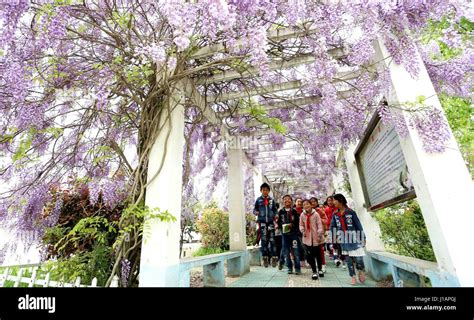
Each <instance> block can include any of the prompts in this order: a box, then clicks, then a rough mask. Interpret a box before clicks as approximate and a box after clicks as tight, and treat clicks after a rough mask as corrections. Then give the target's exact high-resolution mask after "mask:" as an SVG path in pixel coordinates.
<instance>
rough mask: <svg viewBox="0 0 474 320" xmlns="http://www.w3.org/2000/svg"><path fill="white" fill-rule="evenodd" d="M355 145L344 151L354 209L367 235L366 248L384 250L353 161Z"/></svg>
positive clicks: (378, 228)
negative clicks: (368, 209)
mask: <svg viewBox="0 0 474 320" xmlns="http://www.w3.org/2000/svg"><path fill="white" fill-rule="evenodd" d="M355 148H356V145H354V144H353V145H351V146H349V148H348V149H347V150H345V151H344V159H345V161H346V166H347V174H348V176H349V183H350V184H351V191H352V192H351V193H352V200H353V201H354V208H353V209H354V210H355V212H356V213H357V216H358V217H359V220H360V222H361V223H362V227H363V228H364V233H365V235H366V237H367V244H366V249H367V250H369V251H372V250H385V247H384V245H383V242H382V240H381V239H380V227H379V224H378V223H377V221H376V220H375V219H374V218H372V216H371V215H370V212H369V211H367V207H366V203H365V198H364V192H363V189H362V183H361V180H360V176H359V171H358V169H357V165H356V162H355V157H354V151H355Z"/></svg>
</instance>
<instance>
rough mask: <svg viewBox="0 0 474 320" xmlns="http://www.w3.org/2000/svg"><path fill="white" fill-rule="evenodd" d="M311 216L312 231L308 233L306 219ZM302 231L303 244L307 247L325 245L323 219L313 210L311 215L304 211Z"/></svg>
mask: <svg viewBox="0 0 474 320" xmlns="http://www.w3.org/2000/svg"><path fill="white" fill-rule="evenodd" d="M308 216H309V221H310V222H309V224H310V230H309V232H308V230H307V226H306V219H307V217H308ZM300 231H301V233H302V234H303V243H304V244H305V245H307V246H318V245H320V244H322V243H324V229H323V224H322V222H321V217H320V216H319V214H317V213H316V210H314V209H312V212H311V214H307V213H306V211H304V210H303V212H302V213H301V216H300Z"/></svg>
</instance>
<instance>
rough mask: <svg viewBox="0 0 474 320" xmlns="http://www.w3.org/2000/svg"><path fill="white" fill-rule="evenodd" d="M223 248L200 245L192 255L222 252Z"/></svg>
mask: <svg viewBox="0 0 474 320" xmlns="http://www.w3.org/2000/svg"><path fill="white" fill-rule="evenodd" d="M224 251H225V250H224V249H221V248H206V247H201V248H199V249H198V250H197V251H196V252H194V253H193V257H201V256H207V255H208V254H216V253H222V252H224Z"/></svg>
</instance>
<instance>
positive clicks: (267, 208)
mask: <svg viewBox="0 0 474 320" xmlns="http://www.w3.org/2000/svg"><path fill="white" fill-rule="evenodd" d="M254 214H255V215H257V216H258V218H257V221H258V222H263V223H272V222H273V219H274V218H275V216H276V215H277V208H276V206H275V200H273V198H271V197H268V205H265V203H264V198H263V196H260V197H258V198H257V201H255V208H254Z"/></svg>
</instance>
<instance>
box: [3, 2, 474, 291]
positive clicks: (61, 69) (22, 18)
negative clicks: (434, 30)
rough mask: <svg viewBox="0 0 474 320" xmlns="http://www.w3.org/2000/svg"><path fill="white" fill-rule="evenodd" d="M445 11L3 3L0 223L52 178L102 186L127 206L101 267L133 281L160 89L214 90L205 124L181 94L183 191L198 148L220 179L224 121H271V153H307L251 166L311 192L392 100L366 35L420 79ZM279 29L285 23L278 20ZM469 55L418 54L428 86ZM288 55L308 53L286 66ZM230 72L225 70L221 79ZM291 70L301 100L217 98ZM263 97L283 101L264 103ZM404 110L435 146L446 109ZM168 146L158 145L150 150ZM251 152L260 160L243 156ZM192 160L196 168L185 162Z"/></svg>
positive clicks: (28, 206) (166, 104)
mask: <svg viewBox="0 0 474 320" xmlns="http://www.w3.org/2000/svg"><path fill="white" fill-rule="evenodd" d="M446 15H449V16H450V19H452V20H453V21H460V19H461V18H462V16H463V6H462V5H460V4H458V3H456V2H455V1H447V0H438V1H433V2H429V3H425V2H413V3H409V2H396V3H393V2H390V3H384V2H376V1H375V2H369V3H365V2H360V3H358V2H354V3H353V2H345V1H341V2H320V1H309V0H308V1H290V2H284V1H281V2H280V1H270V0H264V1H236V0H230V1H222V0H204V1H199V2H197V3H194V2H193V3H192V2H181V1H159V2H156V1H131V0H130V1H127V0H122V1H111V0H110V1H109V0H101V1H79V0H65V1H62V0H61V1H59V0H55V1H53V0H51V1H48V2H45V1H31V2H28V1H26V0H25V1H23V0H22V1H15V2H12V3H7V2H3V3H1V4H0V25H1V28H0V30H1V31H0V50H1V51H0V87H1V89H0V114H1V115H2V116H1V117H0V152H1V154H2V162H1V163H0V166H1V167H0V177H1V183H2V185H4V186H6V187H5V189H6V191H2V194H1V195H0V214H1V217H2V220H3V221H7V222H12V223H13V221H21V222H22V223H21V224H18V228H19V230H21V231H25V230H29V231H31V233H30V234H31V235H35V234H36V237H38V234H39V233H40V232H38V228H37V223H38V221H41V212H42V210H43V208H44V206H45V204H46V203H48V202H50V201H52V200H53V198H52V197H51V194H50V193H49V192H48V190H50V188H51V187H52V186H56V187H58V186H59V185H60V184H61V183H63V182H64V180H66V179H67V178H66V177H68V176H71V177H72V178H73V179H84V180H85V182H86V183H87V184H88V187H89V190H90V192H91V201H94V200H95V199H98V197H97V195H98V194H99V192H102V194H103V200H104V201H105V202H106V203H107V204H108V205H110V206H113V205H114V204H117V203H119V202H124V203H125V204H126V206H127V208H128V211H127V212H128V214H126V215H122V218H121V220H120V221H119V225H118V228H119V230H122V231H123V230H128V231H127V232H128V233H127V237H125V236H123V237H118V238H117V241H116V243H115V247H116V248H118V250H117V251H116V253H115V262H114V266H113V270H112V274H116V273H118V269H119V268H120V265H121V264H122V265H124V266H126V268H125V269H128V266H129V265H130V266H131V270H130V273H131V274H132V277H131V280H130V281H131V282H133V281H136V279H137V278H136V277H137V275H138V268H139V257H140V255H139V254H137V251H139V250H140V246H141V241H142V234H141V232H140V231H139V229H140V228H137V227H136V226H138V225H140V224H141V223H142V222H143V219H144V218H145V217H146V216H150V215H151V213H150V212H149V209H146V208H145V207H144V198H145V196H146V186H147V181H148V178H151V177H147V169H148V161H149V154H150V150H151V147H152V145H153V143H154V142H155V140H156V137H157V136H158V134H160V132H161V130H162V129H161V126H160V124H162V123H164V122H166V121H169V117H168V116H167V115H169V112H170V108H171V102H172V101H171V97H172V96H173V93H175V92H176V90H177V88H178V86H180V85H181V84H182V83H183V81H184V82H186V83H188V84H191V85H195V86H196V87H197V91H198V93H199V94H201V95H202V96H203V97H204V99H208V100H209V99H213V100H209V101H210V102H212V101H215V103H213V107H212V111H215V112H216V113H217V114H218V115H219V116H218V117H217V118H218V120H220V122H219V123H217V124H216V123H210V122H208V121H207V120H209V119H207V120H206V117H205V116H204V113H203V110H202V108H201V107H200V106H199V105H197V103H196V102H195V101H193V100H192V99H187V101H186V130H185V134H186V142H187V146H186V148H185V161H184V163H183V166H184V175H183V185H184V186H185V188H184V190H185V192H188V193H189V192H190V190H192V187H191V186H190V182H189V181H190V180H192V179H191V177H193V175H194V174H196V172H198V170H199V169H201V170H202V168H203V167H204V166H205V165H204V164H205V162H206V160H209V159H212V163H213V166H214V168H215V170H214V172H215V174H214V176H213V177H212V181H211V184H213V185H215V184H216V182H218V181H220V180H221V179H222V178H223V177H225V167H224V166H223V165H222V163H223V162H225V161H223V160H225V156H226V154H225V150H224V148H223V143H222V142H219V141H221V140H222V138H221V137H220V132H219V131H220V130H219V129H220V128H219V127H220V125H222V123H224V124H226V125H227V126H228V127H229V128H230V129H229V130H230V132H231V133H232V134H240V135H245V134H251V133H252V132H253V133H255V132H257V131H261V130H268V129H270V130H271V133H270V134H269V135H267V137H268V138H269V139H271V141H272V146H273V149H274V150H278V149H281V148H282V147H283V145H284V141H285V140H286V139H289V140H292V141H296V142H297V143H298V144H299V145H300V146H301V147H302V148H303V150H304V155H303V156H304V157H303V158H300V159H288V161H285V162H284V163H283V162H282V163H280V164H278V165H276V166H275V165H271V164H269V165H267V166H266V168H263V169H269V168H270V167H272V166H273V169H276V170H281V171H282V172H286V173H287V174H288V175H291V176H295V177H302V176H306V175H309V174H313V175H319V176H320V178H319V179H317V180H315V182H316V183H317V185H316V187H317V188H319V189H321V190H323V189H324V188H325V185H327V184H328V183H329V181H330V173H331V172H333V170H334V159H335V154H336V151H337V150H338V148H340V147H341V146H346V145H347V144H348V143H350V142H351V141H354V140H355V139H357V138H358V137H359V136H360V135H361V134H362V132H363V129H364V125H363V124H364V123H366V121H367V119H368V118H369V117H370V115H371V114H372V113H374V112H380V113H381V114H383V115H384V116H385V119H388V118H390V117H389V116H388V115H389V113H390V110H389V109H387V108H383V107H381V105H380V97H381V96H382V95H383V93H384V91H385V90H386V89H387V88H388V86H389V82H388V79H389V77H388V74H387V70H384V69H381V68H380V67H377V66H376V65H375V63H374V62H373V61H372V58H373V54H374V52H373V49H372V46H371V43H372V42H373V41H374V40H375V39H376V38H377V37H380V38H382V39H384V41H385V42H386V44H387V47H388V50H389V52H390V54H391V57H389V58H391V59H393V60H394V61H395V62H396V63H400V64H403V65H404V66H405V68H406V69H407V70H408V71H409V72H410V73H411V74H412V75H413V76H416V74H417V71H418V69H417V66H418V61H416V60H415V59H414V58H413V57H414V56H415V55H414V54H413V52H414V50H415V48H416V46H417V45H418V43H416V42H415V41H414V39H416V38H417V37H418V36H419V35H420V33H421V31H422V30H423V28H424V27H426V26H427V25H428V24H429V23H430V21H440V20H441V19H442V18H443V17H445V16H446ZM282 30H283V31H284V32H282V34H285V32H289V31H291V32H292V34H293V36H292V37H289V38H288V37H285V36H281V34H280V33H277V31H278V32H280V31H282ZM353 30H360V31H361V32H360V34H361V36H359V37H355V36H354V35H355V33H353V32H351V31H353ZM275 34H277V35H278V34H280V35H279V36H274V35H275ZM471 56H472V50H470V49H469V50H464V51H463V53H462V58H459V59H457V60H456V61H455V63H454V66H455V67H456V68H451V66H452V65H453V64H452V63H451V61H450V60H443V61H439V62H437V63H436V66H435V67H431V66H429V68H428V70H429V71H430V75H431V76H432V78H433V79H434V81H435V82H436V83H437V84H439V85H438V89H439V90H440V91H443V90H445V89H446V87H461V86H462V87H463V88H464V87H466V86H468V87H469V88H471V87H472V78H469V77H467V76H466V74H465V73H464V72H463V71H462V72H461V70H462V67H463V66H466V65H469V64H468V63H469V57H471ZM295 61H297V62H298V63H300V64H301V63H303V64H305V65H304V66H300V67H295ZM283 65H287V66H288V67H284V68H283V67H282V66H283ZM341 69H344V70H346V71H344V72H345V73H344V74H341ZM453 70H454V71H453ZM232 72H234V74H235V77H233V78H228V79H227V81H219V80H218V79H219V77H222V76H223V75H229V74H230V73H232ZM438 80H439V81H438ZM288 81H293V82H291V83H299V89H298V90H299V91H298V94H301V97H313V98H314V99H315V100H313V101H312V102H310V103H308V104H305V105H303V106H300V105H298V104H294V103H293V102H292V101H291V99H289V98H288V96H277V95H275V94H274V93H266V92H265V90H263V92H262V89H260V97H261V98H260V100H258V101H255V100H253V99H251V98H248V97H244V98H241V99H238V100H235V99H234V100H225V101H218V99H216V97H218V96H219V95H224V94H227V93H229V94H230V93H235V92H236V91H237V90H238V91H241V92H247V93H249V92H251V91H252V90H254V89H255V88H257V87H259V88H262V86H263V87H265V86H268V85H279V84H283V83H286V82H288ZM344 92H346V94H343V93H344ZM348 92H349V93H350V94H347V93H348ZM460 93H461V94H462V93H464V94H465V93H466V90H461V92H460ZM275 101H280V102H285V103H286V104H289V106H288V105H287V107H286V108H274V109H272V110H269V108H267V107H265V106H268V103H271V102H275ZM392 107H401V106H392ZM414 115H415V116H414V117H413V123H410V124H409V125H413V126H414V127H415V128H416V129H417V130H418V131H419V132H420V134H421V138H422V141H423V142H424V143H425V146H426V147H427V150H428V151H431V152H439V151H443V148H444V143H445V141H446V139H447V137H446V135H445V134H443V132H445V130H444V129H445V126H446V123H445V122H444V121H443V117H441V116H440V115H439V114H438V113H436V112H434V111H433V110H429V108H428V110H425V109H424V110H419V111H416V110H415V111H414ZM251 123H253V124H252V125H250V124H251ZM216 126H217V127H216ZM440 132H441V134H440ZM161 133H163V132H161ZM163 134H165V135H166V133H163ZM433 137H435V139H433ZM257 151H258V150H257ZM129 153H133V154H134V157H130V156H127V154H129ZM165 157H166V152H163V154H162V159H161V161H163V159H164V158H165ZM249 158H250V161H251V162H253V163H256V162H257V161H256V159H255V153H254V156H249ZM193 161H196V163H197V164H198V165H196V166H193V165H191V164H192V163H193ZM315 164H318V165H315ZM177 165H181V164H177ZM206 165H207V164H206ZM185 199H186V197H185ZM25 216H27V217H28V218H24V217H25ZM165 216H166V215H164V216H159V217H161V218H163V217H165ZM131 226H134V227H131ZM121 234H124V232H122V233H121ZM125 239H128V240H130V241H125ZM132 257H134V258H132ZM134 259H135V260H134ZM111 279H112V276H111V277H110V278H109V281H108V283H110V281H111Z"/></svg>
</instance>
